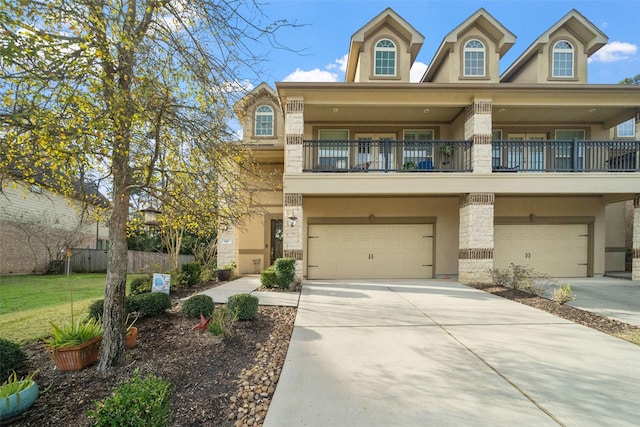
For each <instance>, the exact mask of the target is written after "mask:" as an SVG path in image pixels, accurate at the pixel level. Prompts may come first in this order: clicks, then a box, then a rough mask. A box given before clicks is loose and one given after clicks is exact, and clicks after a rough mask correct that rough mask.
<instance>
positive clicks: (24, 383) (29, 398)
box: [0, 371, 38, 421]
mask: <svg viewBox="0 0 640 427" xmlns="http://www.w3.org/2000/svg"><path fill="white" fill-rule="evenodd" d="M36 373H38V371H36V372H34V373H33V374H31V375H28V376H26V377H24V378H21V379H18V376H17V375H16V373H15V371H14V372H13V374H12V375H9V378H8V379H7V381H5V382H4V383H3V384H2V385H1V386H0V421H2V420H7V419H9V418H12V417H15V416H16V415H20V414H21V413H23V412H24V411H26V410H27V409H29V408H30V407H31V405H33V403H34V402H35V401H36V399H37V398H38V384H36V382H35V381H34V380H33V377H34V375H35V374H36Z"/></svg>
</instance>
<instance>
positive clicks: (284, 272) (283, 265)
mask: <svg viewBox="0 0 640 427" xmlns="http://www.w3.org/2000/svg"><path fill="white" fill-rule="evenodd" d="M273 265H274V267H275V269H276V277H277V278H278V286H279V287H280V288H281V289H288V288H289V284H290V283H291V282H293V278H294V277H295V274H296V260H295V258H278V259H277V260H276V262H275V263H273Z"/></svg>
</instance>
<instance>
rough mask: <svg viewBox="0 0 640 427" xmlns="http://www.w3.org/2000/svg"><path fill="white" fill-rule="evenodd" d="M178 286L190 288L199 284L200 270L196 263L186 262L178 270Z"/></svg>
mask: <svg viewBox="0 0 640 427" xmlns="http://www.w3.org/2000/svg"><path fill="white" fill-rule="evenodd" d="M180 269H181V271H180V284H181V285H185V286H186V287H188V288H190V287H192V286H194V285H197V284H198V283H200V273H201V272H202V268H201V267H200V264H199V263H197V262H187V263H185V264H182V267H181V268H180Z"/></svg>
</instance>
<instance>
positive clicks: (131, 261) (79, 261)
mask: <svg viewBox="0 0 640 427" xmlns="http://www.w3.org/2000/svg"><path fill="white" fill-rule="evenodd" d="M107 259H108V256H107V251H105V250H96V249H73V255H72V256H71V271H73V272H74V273H101V272H105V271H107ZM193 261H195V258H194V256H193V255H179V256H178V268H180V266H181V265H182V264H185V263H187V262H193ZM171 270H173V266H172V265H171V261H170V260H169V255H167V254H163V253H159V252H138V251H129V253H128V261H127V273H162V272H165V271H171Z"/></svg>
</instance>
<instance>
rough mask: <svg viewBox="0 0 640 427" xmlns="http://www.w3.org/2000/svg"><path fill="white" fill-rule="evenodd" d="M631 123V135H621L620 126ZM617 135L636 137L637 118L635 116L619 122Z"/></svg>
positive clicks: (620, 136) (619, 136)
mask: <svg viewBox="0 0 640 427" xmlns="http://www.w3.org/2000/svg"><path fill="white" fill-rule="evenodd" d="M629 123H630V124H631V134H630V135H621V133H620V126H628V125H629ZM625 131H626V129H625ZM616 136H617V137H618V138H635V137H636V119H635V117H634V118H631V119H629V120H627V121H624V122H622V123H620V124H618V126H616Z"/></svg>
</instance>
